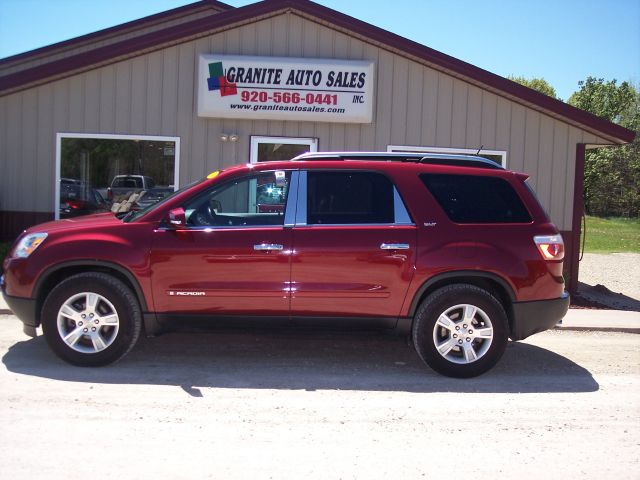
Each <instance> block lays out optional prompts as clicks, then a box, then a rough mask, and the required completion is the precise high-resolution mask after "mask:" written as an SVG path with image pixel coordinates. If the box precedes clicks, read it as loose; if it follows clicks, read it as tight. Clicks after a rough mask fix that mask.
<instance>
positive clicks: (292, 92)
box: [198, 55, 374, 123]
mask: <svg viewBox="0 0 640 480" xmlns="http://www.w3.org/2000/svg"><path fill="white" fill-rule="evenodd" d="M373 75H374V73H373V62H371V61H359V60H356V61H352V60H333V59H318V58H290V57H244V56H231V55H200V58H199V66H198V116H200V117H216V118H247V119H264V120H270V119H273V120H297V121H299V120H306V121H310V122H340V123H370V122H371V120H372V115H373V89H374V78H373Z"/></svg>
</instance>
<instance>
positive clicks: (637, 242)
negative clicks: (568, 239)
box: [584, 216, 640, 253]
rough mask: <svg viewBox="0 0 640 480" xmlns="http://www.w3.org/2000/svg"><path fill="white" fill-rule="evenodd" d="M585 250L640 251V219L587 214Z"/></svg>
mask: <svg viewBox="0 0 640 480" xmlns="http://www.w3.org/2000/svg"><path fill="white" fill-rule="evenodd" d="M584 250H585V252H592V253H613V252H634V253H640V219H638V218H599V217H589V216H587V242H586V244H585V248H584Z"/></svg>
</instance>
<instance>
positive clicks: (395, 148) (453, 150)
mask: <svg viewBox="0 0 640 480" xmlns="http://www.w3.org/2000/svg"><path fill="white" fill-rule="evenodd" d="M387 152H389V153H393V152H402V153H444V154H447V153H450V154H452V155H480V156H482V154H483V153H484V154H485V155H493V156H496V157H501V158H502V162H501V165H502V166H503V167H504V168H507V151H506V150H488V149H486V148H483V149H482V150H480V153H478V149H477V148H457V147H419V146H414V145H413V146H412V145H387Z"/></svg>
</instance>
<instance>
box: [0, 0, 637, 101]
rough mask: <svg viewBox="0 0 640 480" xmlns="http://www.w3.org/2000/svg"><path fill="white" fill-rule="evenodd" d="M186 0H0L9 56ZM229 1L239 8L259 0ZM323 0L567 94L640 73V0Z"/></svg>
mask: <svg viewBox="0 0 640 480" xmlns="http://www.w3.org/2000/svg"><path fill="white" fill-rule="evenodd" d="M187 3H191V1H190V0H152V1H151V0H107V1H90V0H55V1H54V0H0V58H4V57H7V56H10V55H14V54H16V53H20V52H24V51H28V50H31V49H34V48H37V47H41V46H44V45H48V44H51V43H55V42H59V41H61V40H66V39H68V38H72V37H75V36H78V35H82V34H85V33H90V32H93V31H96V30H99V29H102V28H106V27H110V26H113V25H117V24H119V23H123V22H126V21H129V20H134V19H136V18H140V17H143V16H145V15H151V14H153V13H157V12H160V11H163V10H168V9H170V8H174V7H177V6H180V5H185V4H187ZM227 3H229V4H231V5H233V6H236V7H238V6H243V5H247V4H249V3H253V2H252V1H244V0H228V1H227ZM318 3H321V4H323V5H326V6H328V7H330V8H334V9H336V10H340V11H342V12H343V13H346V14H348V15H351V16H353V17H356V18H359V19H361V20H364V21H367V22H369V23H372V24H374V25H377V26H379V27H382V28H384V29H386V30H390V31H392V32H394V33H397V34H399V35H402V36H404V37H408V38H410V39H412V40H415V41H417V42H420V43H422V44H424V45H427V46H429V47H431V48H435V49H436V50H439V51H441V52H444V53H447V54H449V55H452V56H454V57H457V58H459V59H461V60H464V61H467V62H469V63H472V64H474V65H476V66H478V67H481V68H484V69H485V70H489V71H491V72H494V73H497V74H498V75H503V76H507V75H510V74H514V75H522V76H525V77H533V76H537V77H543V78H545V79H546V80H547V81H549V82H550V83H551V84H552V85H553V86H554V87H555V88H556V91H557V92H558V95H559V96H560V97H561V98H563V99H565V100H566V99H567V98H568V97H569V95H571V93H572V92H573V91H575V90H576V89H577V88H578V81H579V80H582V79H584V78H586V77H587V76H588V75H592V76H596V77H603V78H605V79H612V78H617V79H618V80H619V81H622V80H631V81H633V82H634V83H636V85H637V84H638V83H639V82H640V0H615V1H613V0H609V1H606V0H560V1H558V0H539V1H537V2H531V1H525V0H485V1H480V0H475V1H474V0H396V1H395V2H389V1H388V0H349V1H345V0H319V1H318ZM390 4H391V5H393V6H394V7H393V8H390V7H389V5H390Z"/></svg>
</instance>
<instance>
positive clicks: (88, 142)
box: [56, 134, 179, 218]
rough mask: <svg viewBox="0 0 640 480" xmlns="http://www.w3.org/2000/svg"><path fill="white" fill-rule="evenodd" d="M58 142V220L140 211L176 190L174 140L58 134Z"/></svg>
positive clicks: (176, 155)
mask: <svg viewBox="0 0 640 480" xmlns="http://www.w3.org/2000/svg"><path fill="white" fill-rule="evenodd" d="M105 137H106V138H105ZM58 142H59V144H58V151H59V169H60V170H59V176H58V178H59V189H58V205H57V212H56V214H57V216H58V218H69V217H76V216H79V215H88V214H92V213H100V212H109V211H111V212H128V211H130V210H139V209H141V208H145V207H147V206H149V205H151V204H153V203H155V202H157V201H159V200H161V199H163V198H164V197H166V196H167V195H169V194H170V193H171V192H173V191H174V190H175V189H176V188H177V187H178V185H177V184H176V173H177V165H178V151H179V146H178V139H176V138H173V137H169V138H163V137H140V138H136V137H114V136H96V137H93V136H88V135H71V134H69V135H64V134H61V135H59V136H58Z"/></svg>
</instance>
